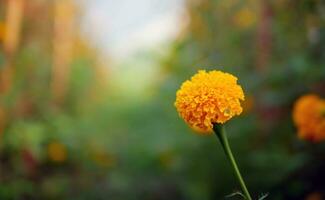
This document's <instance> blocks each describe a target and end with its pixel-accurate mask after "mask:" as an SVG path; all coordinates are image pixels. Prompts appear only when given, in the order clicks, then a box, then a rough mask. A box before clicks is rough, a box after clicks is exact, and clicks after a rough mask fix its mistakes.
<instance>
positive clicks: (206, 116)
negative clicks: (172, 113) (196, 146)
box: [175, 70, 244, 133]
mask: <svg viewBox="0 0 325 200" xmlns="http://www.w3.org/2000/svg"><path fill="white" fill-rule="evenodd" d="M240 100H244V92H243V90H242V88H241V86H240V85H238V84H237V78H236V77H235V76H233V75H231V74H229V73H224V72H221V71H215V70H214V71H210V72H206V71H204V70H200V71H199V72H198V73H197V74H195V75H194V76H193V77H192V78H191V80H190V81H189V80H187V81H185V82H184V83H183V84H182V86H181V88H180V89H179V90H178V91H177V93H176V102H175V106H176V108H177V111H178V112H179V114H180V116H181V117H182V118H183V119H184V120H185V122H186V123H187V124H189V125H190V127H192V128H193V129H194V130H197V131H199V132H201V133H209V132H211V131H212V126H213V125H212V124H213V123H222V124H223V123H225V122H226V121H228V120H229V119H231V118H232V117H233V116H235V115H239V114H240V113H241V112H242V110H243V109H242V107H241V105H240Z"/></svg>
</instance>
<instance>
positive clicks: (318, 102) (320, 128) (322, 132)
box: [293, 94, 325, 142]
mask: <svg viewBox="0 0 325 200" xmlns="http://www.w3.org/2000/svg"><path fill="white" fill-rule="evenodd" d="M293 121H294V123H295V124H296V126H297V128H298V136H299V137H300V138H301V139H305V140H309V141H313V142H319V141H321V140H324V139H325V100H323V99H321V98H320V97H318V96H317V95H313V94H308V95H305V96H302V97H300V98H299V99H298V100H297V101H296V103H295V105H294V108H293Z"/></svg>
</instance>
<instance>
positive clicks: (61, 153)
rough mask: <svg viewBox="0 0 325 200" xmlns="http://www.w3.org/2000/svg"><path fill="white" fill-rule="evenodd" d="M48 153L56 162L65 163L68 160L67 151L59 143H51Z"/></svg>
mask: <svg viewBox="0 0 325 200" xmlns="http://www.w3.org/2000/svg"><path fill="white" fill-rule="evenodd" d="M47 153H48V156H49V158H50V160H52V161H54V162H64V161H65V160H66V159H67V149H66V147H65V146H64V145H63V144H61V143H59V142H51V143H50V144H49V145H48V147H47Z"/></svg>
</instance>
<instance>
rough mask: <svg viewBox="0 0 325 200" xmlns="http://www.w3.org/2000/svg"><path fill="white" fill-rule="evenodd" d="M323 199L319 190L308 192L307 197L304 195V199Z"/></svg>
mask: <svg viewBox="0 0 325 200" xmlns="http://www.w3.org/2000/svg"><path fill="white" fill-rule="evenodd" d="M322 199H323V196H322V194H321V193H319V192H313V193H310V194H309V195H308V196H307V197H306V200H322Z"/></svg>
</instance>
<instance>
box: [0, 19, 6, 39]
mask: <svg viewBox="0 0 325 200" xmlns="http://www.w3.org/2000/svg"><path fill="white" fill-rule="evenodd" d="M5 27H6V26H5V23H3V22H0V42H1V41H3V40H4V38H5V34H6V31H5V30H6V28H5Z"/></svg>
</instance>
